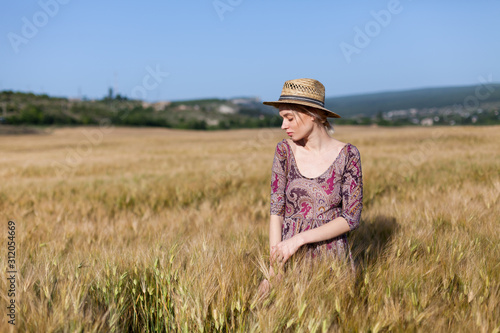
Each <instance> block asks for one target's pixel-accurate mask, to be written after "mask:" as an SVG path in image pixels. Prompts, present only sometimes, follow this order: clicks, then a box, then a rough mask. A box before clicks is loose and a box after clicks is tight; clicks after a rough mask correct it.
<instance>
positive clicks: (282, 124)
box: [281, 119, 288, 129]
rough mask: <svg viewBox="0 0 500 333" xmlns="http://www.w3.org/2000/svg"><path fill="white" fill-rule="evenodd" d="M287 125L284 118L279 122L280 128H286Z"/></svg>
mask: <svg viewBox="0 0 500 333" xmlns="http://www.w3.org/2000/svg"><path fill="white" fill-rule="evenodd" d="M287 127H288V124H286V122H285V120H284V119H283V122H282V123H281V129H286V128H287Z"/></svg>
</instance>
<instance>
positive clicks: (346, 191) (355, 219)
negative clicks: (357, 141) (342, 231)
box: [341, 145, 363, 231]
mask: <svg viewBox="0 0 500 333" xmlns="http://www.w3.org/2000/svg"><path fill="white" fill-rule="evenodd" d="M362 209H363V177H362V172H361V157H360V154H359V151H358V149H357V148H356V146H353V145H350V147H348V153H347V163H346V166H345V170H344V174H343V176H342V215H341V216H342V217H343V218H345V219H346V221H347V223H348V224H349V228H350V229H351V231H352V230H354V229H356V228H357V227H359V221H360V219H361V210H362Z"/></svg>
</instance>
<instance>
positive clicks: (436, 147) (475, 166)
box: [0, 126, 500, 332]
mask: <svg viewBox="0 0 500 333" xmlns="http://www.w3.org/2000/svg"><path fill="white" fill-rule="evenodd" d="M498 129H499V128H498V127H449V128H374V127H349V126H338V127H337V133H336V135H335V136H336V138H338V139H339V140H341V141H344V142H350V143H352V144H354V145H356V146H357V147H358V148H359V150H360V152H361V159H362V166H363V178H364V205H365V206H364V210H363V214H362V223H361V226H360V228H359V229H358V230H356V231H354V232H353V233H352V235H350V244H351V245H352V248H353V251H354V253H355V256H356V262H357V267H358V269H357V270H356V273H355V274H353V273H352V272H350V270H349V268H348V267H345V266H344V265H343V264H341V263H332V262H320V263H316V264H315V265H314V266H312V267H309V266H302V265H299V264H298V261H296V262H294V263H292V265H291V269H290V270H289V272H288V273H287V274H286V275H285V276H284V280H283V281H282V283H280V284H279V285H277V286H275V288H273V289H272V292H271V294H270V295H269V296H268V297H267V298H265V299H260V300H259V299H257V297H256V289H257V286H258V285H259V282H260V281H261V279H262V278H263V277H264V276H265V274H267V272H266V267H267V261H268V245H267V244H268V222H269V193H270V172H271V164H272V158H273V154H274V149H275V147H276V143H277V142H278V141H280V140H281V139H282V138H284V136H283V133H282V131H280V130H279V129H258V130H234V131H221V132H194V131H180V130H167V129H128V128H112V127H111V128H73V129H57V130H54V131H53V132H51V133H50V134H46V135H37V136H35V135H24V136H3V137H0V153H1V158H0V176H1V179H2V186H1V188H0V209H1V214H0V218H1V220H2V221H3V222H2V225H3V226H4V227H3V229H4V230H2V231H0V232H1V233H3V235H4V236H2V237H3V239H4V240H5V241H4V245H2V251H1V254H2V255H1V258H0V264H1V265H2V267H6V266H7V262H6V260H7V241H6V239H7V231H8V230H7V226H6V225H7V222H8V221H9V220H14V221H15V222H16V246H17V252H16V264H17V271H18V273H17V285H16V328H17V329H18V330H19V331H23V332H24V331H26V332H74V331H78V332H122V331H134V332H150V331H184V332H215V331H224V332H226V331H229V332H233V331H239V332H281V331H290V332H292V331H294V332H295V331H300V332H302V331H304V332H309V331H311V332H327V331H332V332H337V331H370V332H381V331H396V332H398V331H399V332H403V331H405V332H406V331H421V332H456V331H463V332H498V331H499V330H500V266H499V262H500V248H499V244H500V235H499V232H500V228H499V226H500V218H499V217H500V208H499V207H500V205H499V197H500V154H499V149H498V142H500V131H499V130H498ZM304 267H306V268H304ZM5 271H6V270H5ZM4 275H6V273H4ZM7 282H8V281H7V280H6V278H5V277H2V279H1V282H0V286H1V288H0V294H1V296H2V299H3V303H2V304H3V305H2V309H6V304H7V303H6V302H7V301H9V299H10V298H9V297H8V295H7V292H6V290H7V288H8V285H7ZM2 313H4V311H2ZM7 320H8V318H7V316H6V315H3V318H2V321H1V323H0V331H2V332H7V331H9V330H10V329H13V327H12V326H11V325H9V324H8V323H7Z"/></svg>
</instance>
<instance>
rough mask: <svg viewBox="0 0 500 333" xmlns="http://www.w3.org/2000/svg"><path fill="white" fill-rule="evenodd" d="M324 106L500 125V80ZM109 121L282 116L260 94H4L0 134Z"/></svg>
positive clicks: (165, 122) (347, 112) (217, 122)
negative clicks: (174, 97) (180, 97)
mask: <svg viewBox="0 0 500 333" xmlns="http://www.w3.org/2000/svg"><path fill="white" fill-rule="evenodd" d="M478 88H480V89H478ZM476 90H477V91H476ZM326 107H327V108H329V109H331V110H334V111H335V112H337V113H339V114H340V115H341V116H342V119H338V120H336V121H335V123H336V124H353V125H356V124H359V125H369V124H378V125H383V126H405V125H455V124H456V125H468V124H471V125H473V124H475V125H486V124H500V84H488V86H487V87H485V86H468V87H446V88H427V89H415V90H406V91H392V92H383V93H372V94H359V95H351V96H343V97H331V98H327V99H326ZM104 121H105V122H108V123H111V124H114V125H117V126H159V127H170V128H181V129H200V130H211V129H214V130H215V129H230V128H258V127H277V126H278V127H279V126H280V124H281V121H282V119H281V117H280V116H279V114H278V112H277V110H276V109H275V108H273V107H271V106H267V105H263V104H262V101H261V100H260V99H259V98H256V97H238V98H232V99H220V98H209V99H197V100H185V101H160V102H156V103H149V102H145V101H141V100H130V99H128V98H127V97H126V96H120V95H116V96H113V94H112V93H111V94H109V95H108V96H106V97H104V98H102V99H99V100H87V99H68V98H64V97H51V96H48V95H45V94H42V95H35V94H33V93H23V92H13V91H0V126H2V128H1V129H0V134H7V133H9V134H15V133H18V132H19V129H15V130H14V129H13V128H11V127H6V126H5V125H21V126H24V125H39V126H51V125H56V126H57V125H98V124H101V123H102V122H104ZM23 131H24V130H23Z"/></svg>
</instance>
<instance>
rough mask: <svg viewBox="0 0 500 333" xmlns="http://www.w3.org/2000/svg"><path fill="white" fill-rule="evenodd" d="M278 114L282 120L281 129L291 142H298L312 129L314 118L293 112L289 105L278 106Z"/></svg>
mask: <svg viewBox="0 0 500 333" xmlns="http://www.w3.org/2000/svg"><path fill="white" fill-rule="evenodd" d="M279 110H280V111H279V114H280V116H281V117H282V118H283V123H282V124H281V128H282V129H284V130H285V131H286V134H288V136H289V137H290V138H291V139H292V140H293V141H299V140H301V139H303V138H304V137H307V136H309V134H310V133H311V132H312V131H313V129H314V118H313V117H311V116H309V115H306V114H304V113H302V112H298V111H295V110H293V108H291V107H290V106H289V105H286V104H283V105H280V106H279Z"/></svg>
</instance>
